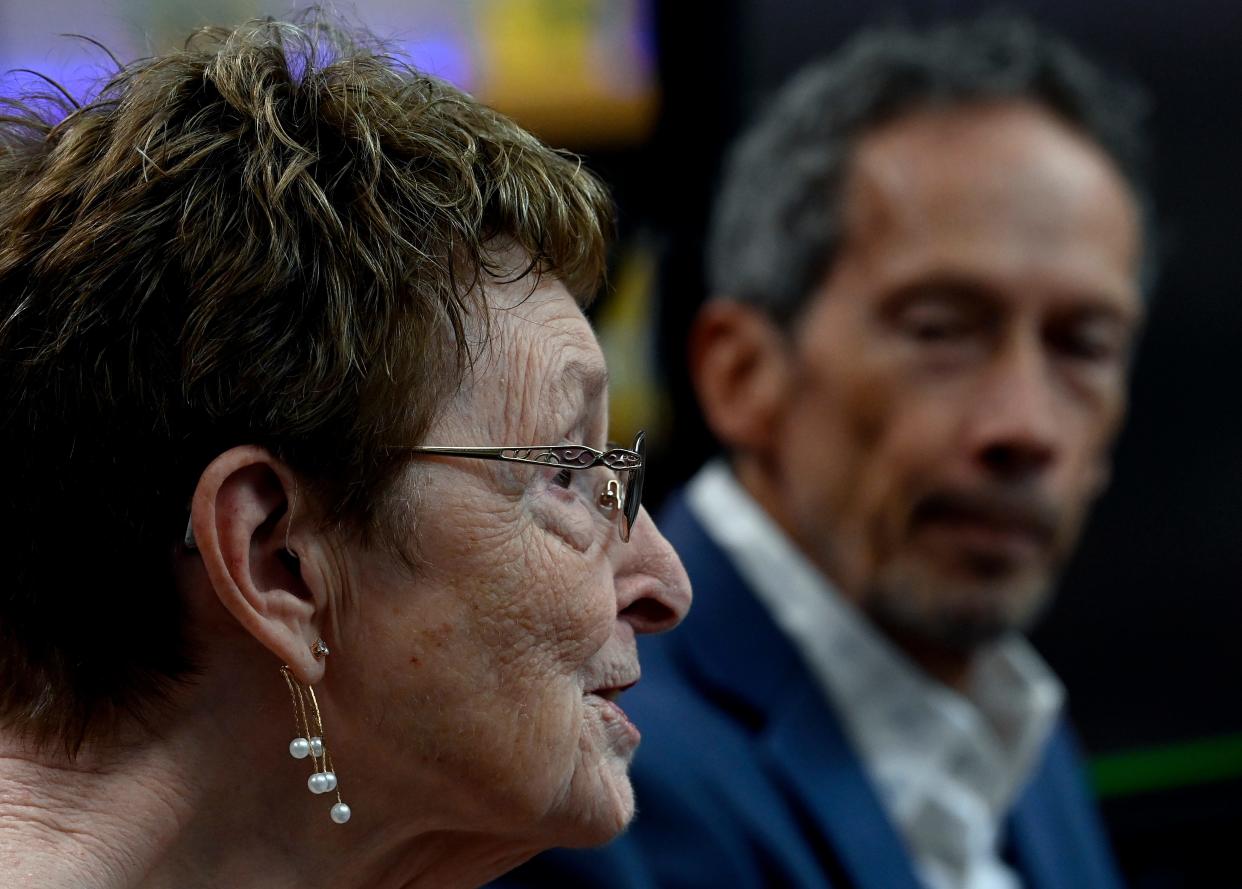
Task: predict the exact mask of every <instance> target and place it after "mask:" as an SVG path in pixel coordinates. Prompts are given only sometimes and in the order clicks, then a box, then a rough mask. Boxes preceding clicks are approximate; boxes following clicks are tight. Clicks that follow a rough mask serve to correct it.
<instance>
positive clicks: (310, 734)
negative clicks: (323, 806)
mask: <svg viewBox="0 0 1242 889" xmlns="http://www.w3.org/2000/svg"><path fill="white" fill-rule="evenodd" d="M280 675H281V676H283V677H284V678H285V685H287V686H288V687H289V698H290V700H291V701H292V702H293V718H294V731H295V732H297V737H295V738H294V739H293V740H292V741H290V742H289V755H290V756H292V757H293V758H294V759H306V758H307V757H308V756H309V757H310V760H311V764H312V766H314V771H313V772H312V773H311V776H310V778H308V779H307V781H306V786H307V787H309V788H310V791H311V793H316V794H319V793H330V792H333V791H335V792H336V805H334V806H333V807H332V810H331V811H330V812H329V814H330V815H331V816H332V820H333V821H335V822H336V823H337V824H344V823H345V822H346V821H348V820H349V816H350V815H351V814H353V813H352V811H351V810H350V808H349V806H348V805H347V804H346V803H345V801H344V800H342V799H341V792H340V790H338V789H337V783H338V782H337V779H336V770H335V768H333V765H332V754H331V753H329V752H328V742H327V741H326V740H325V739H324V733H323V717H322V715H321V714H320V712H319V701H318V700H317V699H316V698H315V690H314V689H313V688H311V687H310V686H309V685H303V684H302V683H300V682H298V680H297V679H296V678H295V677H294V675H293V671H292V670H290V669H289V667H288V666H287V665H286V666H282V667H281V668H280Z"/></svg>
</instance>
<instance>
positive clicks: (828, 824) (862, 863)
mask: <svg viewBox="0 0 1242 889" xmlns="http://www.w3.org/2000/svg"><path fill="white" fill-rule="evenodd" d="M660 528H661V530H663V531H664V533H665V534H666V535H667V536H668V538H669V539H670V540H671V541H673V543H674V545H675V546H676V547H677V550H678V553H679V554H680V555H681V557H682V560H683V561H684V562H685V565H686V570H687V572H688V573H689V575H690V579H691V582H692V583H693V586H694V595H695V601H694V607H693V608H692V609H691V611H690V615H689V617H688V618H687V619H686V622H685V623H684V624H683V625H682V627H681V628H680V629H679V630H678V631H677V632H676V633H674V634H673V636H672V637H671V638H670V640H669V641H670V643H671V644H672V647H673V648H674V649H676V650H679V651H680V652H681V653H682V656H683V660H684V661H685V665H686V666H687V668H688V669H689V670H690V672H691V673H692V674H694V675H695V676H696V677H697V678H698V679H699V680H700V681H701V682H704V683H706V684H709V685H710V686H711V687H712V689H713V693H714V695H715V696H716V697H717V698H718V699H723V700H725V701H727V702H729V704H730V705H731V706H732V707H733V708H734V709H735V711H737V712H738V715H739V718H742V719H746V720H747V721H753V723H754V724H755V725H756V726H757V727H758V732H759V735H758V738H759V740H758V744H759V747H760V751H761V752H760V756H762V758H763V760H764V761H765V763H766V765H767V768H768V770H769V771H770V772H771V774H772V775H773V777H774V780H775V781H777V782H779V784H780V785H781V786H782V787H783V789H784V790H785V792H786V795H787V796H789V797H790V798H792V799H793V800H794V801H795V804H796V805H797V806H798V807H800V808H801V809H802V810H803V812H804V813H805V816H806V817H807V818H808V819H809V820H810V821H811V822H812V823H813V824H814V825H815V827H816V828H817V829H818V831H819V833H820V835H821V837H822V838H823V839H824V840H825V842H824V844H823V845H824V846H826V847H827V849H828V853H829V855H831V856H832V857H833V858H834V859H835V864H836V867H837V868H839V869H840V870H843V871H844V872H845V874H846V876H847V877H848V879H849V880H850V881H851V882H852V884H853V885H854V886H855V887H858V889H920V885H921V884H920V883H919V881H918V879H917V878H916V877H915V875H914V872H913V870H912V868H911V865H910V857H909V855H908V854H907V852H906V850H905V848H904V847H903V845H902V843H901V840H900V838H899V836H898V835H897V833H896V831H895V830H894V828H893V826H892V824H891V822H890V821H889V819H888V817H887V815H886V814H885V813H884V811H883V809H882V807H881V804H880V800H879V798H878V797H877V795H876V792H875V790H874V789H873V787H872V786H871V782H870V780H869V779H868V777H867V775H866V774H865V772H864V770H863V767H862V764H861V762H860V761H859V759H858V757H857V755H856V754H855V753H854V751H853V748H852V747H851V746H850V743H849V740H848V739H847V738H846V736H845V733H844V732H843V730H842V728H841V725H840V723H839V721H838V720H837V717H836V715H835V714H834V713H833V712H832V710H831V708H830V707H829V705H828V703H827V702H826V701H825V699H824V696H823V693H822V692H821V690H820V688H819V686H818V685H817V683H816V682H815V680H814V678H813V677H812V676H811V674H810V672H809V671H808V670H807V668H806V667H805V666H804V665H803V663H802V661H801V659H800V658H799V657H798V655H797V653H796V652H795V651H794V648H793V646H792V645H791V644H790V642H789V640H788V639H787V638H786V637H785V636H784V634H783V633H781V631H780V630H779V629H778V628H777V627H776V625H775V624H774V623H773V621H772V619H771V617H770V616H769V615H768V613H767V611H766V610H765V609H764V608H763V606H762V605H761V604H760V603H759V602H758V601H757V600H756V599H755V597H754V595H753V594H752V593H751V592H750V590H749V588H748V587H747V586H746V584H745V582H744V581H743V580H742V578H741V577H740V576H739V575H738V573H737V571H736V569H735V568H734V567H733V564H732V563H731V562H730V561H729V559H728V557H727V556H726V555H725V553H724V552H723V551H722V550H721V549H720V548H719V547H718V546H717V545H716V544H715V542H714V541H712V540H711V538H709V537H708V536H707V533H706V532H705V531H704V530H703V528H702V526H701V525H700V524H699V523H698V521H697V520H696V519H695V518H694V516H693V514H692V513H691V512H690V510H689V508H688V506H687V504H686V503H685V501H684V499H683V498H675V499H674V500H673V501H672V502H671V503H670V505H669V507H668V508H666V510H665V511H664V512H663V513H662V514H661V517H660Z"/></svg>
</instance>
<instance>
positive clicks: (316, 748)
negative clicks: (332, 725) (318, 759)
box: [310, 738, 323, 756]
mask: <svg viewBox="0 0 1242 889" xmlns="http://www.w3.org/2000/svg"><path fill="white" fill-rule="evenodd" d="M310 752H311V753H312V754H313V755H315V756H323V738H311V739H310Z"/></svg>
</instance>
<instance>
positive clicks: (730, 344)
mask: <svg viewBox="0 0 1242 889" xmlns="http://www.w3.org/2000/svg"><path fill="white" fill-rule="evenodd" d="M689 346H690V348H689V358H690V375H691V378H692V379H693V381H694V388H695V392H696V393H697V395H698V399H699V405H700V407H701V408H702V410H703V416H704V417H705V418H706V420H707V424H708V426H709V427H711V430H712V432H713V433H715V435H716V437H717V438H718V439H720V441H721V442H722V443H723V444H724V445H725V446H726V447H728V448H729V449H730V450H733V451H739V452H749V453H759V454H762V453H766V452H767V451H768V450H769V449H770V448H771V446H772V444H773V442H774V440H775V436H776V434H777V430H778V426H779V420H780V418H781V416H782V414H783V412H784V410H785V406H786V402H787V400H788V397H789V393H790V391H791V386H790V383H791V379H790V374H791V363H790V360H789V349H790V345H789V343H788V341H787V339H786V338H785V337H784V336H783V335H782V333H781V332H780V330H778V329H777V327H776V325H774V324H773V323H772V321H771V320H770V319H769V318H768V317H767V316H766V315H765V314H764V313H763V312H761V311H759V310H758V309H755V308H753V307H751V306H747V305H743V304H742V303H738V302H733V301H730V300H724V299H716V300H712V301H710V302H708V303H707V304H705V305H704V306H703V308H702V309H701V310H700V311H699V314H698V316H697V317H696V318H695V321H694V325H693V326H692V327H691V330H690V343H689Z"/></svg>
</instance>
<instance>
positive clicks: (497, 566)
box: [332, 281, 690, 852]
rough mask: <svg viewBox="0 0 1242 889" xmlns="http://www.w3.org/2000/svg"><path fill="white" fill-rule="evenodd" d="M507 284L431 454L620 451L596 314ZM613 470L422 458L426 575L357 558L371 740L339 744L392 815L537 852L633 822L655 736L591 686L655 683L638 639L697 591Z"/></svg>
mask: <svg viewBox="0 0 1242 889" xmlns="http://www.w3.org/2000/svg"><path fill="white" fill-rule="evenodd" d="M491 291H492V293H491V299H492V301H493V304H494V306H495V307H496V309H497V310H496V311H494V316H493V320H492V325H491V330H490V336H491V339H490V343H489V346H488V347H487V349H486V350H485V352H484V354H483V355H482V356H481V358H480V360H479V362H478V364H477V366H476V368H475V370H474V372H473V374H472V375H470V376H469V377H468V379H467V381H466V383H465V385H464V387H463V389H462V391H461V392H460V393H459V395H458V396H457V397H455V398H454V399H453V400H452V401H451V403H450V404H449V405H448V407H447V409H445V410H444V411H443V412H442V414H441V416H440V417H439V419H438V420H437V421H436V422H435V423H434V425H433V427H432V428H431V430H430V431H429V433H428V435H427V437H426V444H436V445H450V446H464V445H489V446H496V445H515V444H516V445H533V444H564V443H585V444H588V445H590V446H592V447H595V448H597V449H602V448H603V447H604V444H605V441H606V438H607V400H606V377H605V368H604V361H603V356H602V354H601V352H600V349H599V346H598V344H597V342H596V340H595V337H594V335H593V333H592V331H591V329H590V327H589V325H588V324H587V322H586V320H585V318H584V317H583V315H582V313H581V311H580V310H579V309H578V307H577V306H576V304H575V303H574V302H573V300H572V299H571V298H570V296H569V295H568V294H567V293H566V291H565V289H564V288H563V287H562V286H561V285H560V284H559V283H557V282H555V281H545V282H544V283H543V284H542V285H541V286H540V287H539V289H538V290H536V291H535V292H534V293H533V294H532V295H530V296H529V298H525V297H526V296H527V294H528V293H529V291H530V285H529V282H528V281H522V282H519V283H518V284H515V285H507V286H493V287H492V288H491ZM602 472H603V470H595V471H588V472H572V473H570V472H564V471H561V470H557V469H554V468H553V469H547V468H543V467H532V466H517V465H513V464H502V463H494V462H487V461H479V460H468V459H461V458H453V457H441V456H428V455H419V456H416V457H412V459H411V463H410V467H409V469H408V476H407V478H406V479H405V481H404V484H406V486H407V490H408V491H409V504H408V511H409V512H410V513H412V515H413V524H414V530H413V540H414V541H415V543H414V544H413V545H412V548H411V552H410V555H411V556H412V559H411V560H410V561H411V562H412V563H413V570H411V568H410V566H408V565H407V564H404V563H403V562H402V560H400V559H397V558H387V557H382V556H376V555H375V554H374V553H371V554H369V555H367V556H366V557H359V556H358V555H356V554H354V553H353V551H352V550H346V551H344V552H343V553H342V559H341V561H342V565H341V574H342V581H341V582H342V586H343V587H344V588H346V589H347V590H348V594H347V595H346V597H345V606H344V608H343V616H342V619H341V628H340V642H339V644H340V647H341V649H342V651H343V652H346V653H344V654H342V655H341V657H340V659H339V661H338V662H337V663H334V664H333V665H332V666H333V668H336V669H338V670H339V672H338V673H337V675H336V676H335V677H334V684H335V688H336V695H337V696H338V698H339V700H340V701H341V702H342V706H345V707H347V708H349V709H350V711H351V712H350V718H349V722H350V723H351V724H352V725H359V724H361V725H364V726H366V727H367V730H366V731H359V732H357V733H356V734H355V735H354V736H353V737H350V738H347V739H344V740H343V741H342V742H341V749H342V750H348V751H349V753H350V759H351V766H352V768H353V769H355V770H356V773H357V774H360V775H376V776H388V778H389V780H388V781H387V782H385V781H378V782H376V783H377V784H379V785H380V786H378V787H367V788H366V791H367V793H373V792H378V793H388V794H391V795H392V798H390V799H386V800H384V801H382V802H377V803H375V804H376V805H377V807H378V810H380V811H384V810H391V811H395V812H400V811H402V810H403V809H407V810H411V811H413V812H425V813H427V814H428V815H431V814H433V813H434V822H433V824H432V826H433V827H437V826H438V827H440V828H442V829H444V830H446V831H447V830H455V829H463V830H468V831H472V832H477V833H478V834H480V835H486V834H491V835H495V836H504V837H511V838H512V839H513V843H514V845H515V846H516V847H522V846H525V847H527V848H528V849H529V851H531V852H533V851H534V850H537V849H539V848H542V847H546V846H549V845H553V844H556V845H567V844H588V843H599V842H603V841H605V840H608V839H610V838H611V837H613V836H615V835H616V834H617V833H618V832H619V831H620V830H621V829H622V828H623V827H624V826H625V825H626V823H628V821H629V819H630V817H631V816H632V814H633V811H634V804H633V796H632V791H631V788H630V783H629V779H628V777H627V767H628V764H629V761H630V759H631V756H632V754H633V752H634V749H635V746H636V744H637V740H638V739H637V734H636V732H635V730H634V727H633V726H631V725H630V724H629V723H628V720H626V719H625V718H624V717H623V716H621V715H620V714H619V712H618V711H616V710H615V708H613V707H612V705H610V704H608V703H607V702H605V701H604V700H603V699H602V698H600V697H599V696H598V695H594V694H591V693H590V692H592V691H593V690H598V689H607V688H616V687H619V686H625V685H628V684H629V683H632V682H633V681H635V680H636V679H637V678H638V676H639V664H638V659H637V652H636V648H635V637H636V635H637V634H639V633H645V632H657V631H663V630H666V629H669V628H671V627H672V626H674V625H675V624H676V623H677V622H678V621H679V620H680V619H681V618H682V617H683V616H684V614H685V612H686V610H687V608H688V607H689V602H690V590H689V583H688V580H687V578H686V576H685V573H684V571H683V569H682V567H681V563H680V562H679V560H678V559H677V557H676V555H675V554H674V553H673V551H672V549H671V548H670V547H669V545H668V543H667V542H666V541H665V540H664V539H663V537H661V536H660V534H659V532H658V531H657V530H656V529H655V526H654V525H653V524H652V522H651V519H650V518H649V517H648V516H647V514H646V513H645V512H643V513H642V514H641V515H640V517H639V519H638V521H637V522H636V525H635V528H634V529H633V533H632V536H631V539H630V542H629V543H628V544H627V543H623V542H622V541H621V540H620V538H619V536H618V533H617V527H616V523H615V521H614V520H613V518H611V517H609V516H608V515H606V514H605V513H604V512H603V511H601V510H600V508H599V507H598V506H597V505H596V502H595V501H596V498H597V497H598V494H599V488H600V487H601V485H602V483H603V481H604V479H605V476H603V475H602V474H601V473H602ZM356 603H365V605H364V606H362V607H351V606H353V605H355V604H356ZM350 651H352V652H365V653H366V657H350V656H349V655H348V654H347V652H350ZM333 657H334V658H336V654H335V653H334V655H333ZM621 703H622V706H623V705H624V702H623V701H622V702H621ZM403 795H405V796H403Z"/></svg>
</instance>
